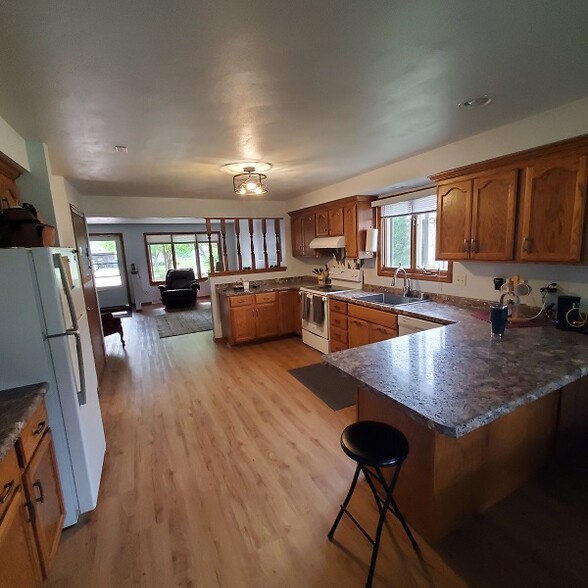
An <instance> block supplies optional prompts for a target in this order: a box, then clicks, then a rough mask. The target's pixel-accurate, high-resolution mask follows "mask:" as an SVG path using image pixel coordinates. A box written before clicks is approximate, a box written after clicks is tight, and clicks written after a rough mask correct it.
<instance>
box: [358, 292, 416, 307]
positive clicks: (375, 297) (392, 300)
mask: <svg viewBox="0 0 588 588" xmlns="http://www.w3.org/2000/svg"><path fill="white" fill-rule="evenodd" d="M358 300H361V301H362V302H377V303H378V304H385V305H387V306H400V305H401V304H415V303H416V302H426V300H425V299H424V298H414V297H412V296H401V295H400V294H391V293H389V292H381V293H378V294H366V295H365V296H362V297H361V298H358Z"/></svg>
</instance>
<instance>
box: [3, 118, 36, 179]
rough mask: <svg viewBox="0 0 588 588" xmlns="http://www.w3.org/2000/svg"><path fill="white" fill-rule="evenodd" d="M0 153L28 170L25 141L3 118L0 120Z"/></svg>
mask: <svg viewBox="0 0 588 588" xmlns="http://www.w3.org/2000/svg"><path fill="white" fill-rule="evenodd" d="M0 152H1V153H4V155H6V156H7V157H9V158H10V159H12V161H14V162H15V163H16V164H18V165H20V167H22V168H23V169H25V170H29V169H30V166H29V157H28V154H27V146H26V142H25V140H24V139H23V138H22V137H21V136H20V135H19V134H18V133H17V132H16V131H15V130H14V129H13V128H12V127H11V126H10V125H9V124H8V123H7V122H6V121H5V120H4V119H3V118H0Z"/></svg>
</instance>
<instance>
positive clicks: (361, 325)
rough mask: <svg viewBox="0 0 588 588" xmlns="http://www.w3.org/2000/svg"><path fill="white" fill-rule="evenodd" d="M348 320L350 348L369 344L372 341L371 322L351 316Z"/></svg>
mask: <svg viewBox="0 0 588 588" xmlns="http://www.w3.org/2000/svg"><path fill="white" fill-rule="evenodd" d="M347 320H348V332H349V349H353V348H354V347H361V346H362V345H367V344H368V343H369V342H370V324H369V323H368V322H367V321H364V320H362V319H358V318H354V317H351V316H350V317H349V318H348V319H347Z"/></svg>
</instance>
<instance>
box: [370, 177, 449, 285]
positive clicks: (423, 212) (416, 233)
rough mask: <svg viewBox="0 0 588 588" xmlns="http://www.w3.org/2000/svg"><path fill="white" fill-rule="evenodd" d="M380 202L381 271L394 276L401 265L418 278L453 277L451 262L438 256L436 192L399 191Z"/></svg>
mask: <svg viewBox="0 0 588 588" xmlns="http://www.w3.org/2000/svg"><path fill="white" fill-rule="evenodd" d="M385 200H386V203H385V204H383V205H380V207H379V208H380V214H379V224H380V254H379V261H378V274H379V275H381V276H392V275H394V272H395V271H396V269H397V268H398V267H400V266H402V267H403V268H405V269H406V272H407V274H408V276H409V277H411V278H416V279H419V280H436V281H441V282H450V281H451V270H452V267H451V262H447V261H442V260H437V259H435V244H436V235H437V196H436V194H435V192H434V189H433V188H432V189H431V192H430V193H428V194H423V192H420V193H419V194H418V195H417V196H414V195H399V196H397V197H393V198H386V199H385Z"/></svg>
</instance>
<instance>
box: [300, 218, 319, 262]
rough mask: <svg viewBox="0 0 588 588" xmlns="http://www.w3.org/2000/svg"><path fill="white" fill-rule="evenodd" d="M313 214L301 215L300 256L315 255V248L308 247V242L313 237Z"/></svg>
mask: <svg viewBox="0 0 588 588" xmlns="http://www.w3.org/2000/svg"><path fill="white" fill-rule="evenodd" d="M314 224H315V222H314V214H307V215H304V216H303V217H302V240H303V243H302V256H303V257H316V256H317V252H316V249H311V248H310V242H311V241H312V240H313V239H314V237H315V226H314Z"/></svg>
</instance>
